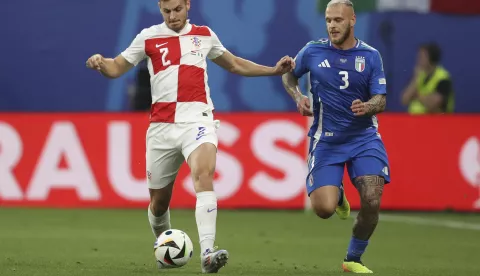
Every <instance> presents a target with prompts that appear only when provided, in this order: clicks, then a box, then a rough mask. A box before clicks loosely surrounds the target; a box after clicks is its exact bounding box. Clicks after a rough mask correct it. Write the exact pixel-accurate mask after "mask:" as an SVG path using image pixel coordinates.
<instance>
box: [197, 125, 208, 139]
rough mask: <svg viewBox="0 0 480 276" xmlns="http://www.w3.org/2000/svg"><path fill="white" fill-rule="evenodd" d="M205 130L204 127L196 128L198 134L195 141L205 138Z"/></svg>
mask: <svg viewBox="0 0 480 276" xmlns="http://www.w3.org/2000/svg"><path fill="white" fill-rule="evenodd" d="M205 130H206V128H205V127H199V128H198V134H197V139H196V140H197V141H198V140H200V138H202V137H203V136H205V135H206V134H205Z"/></svg>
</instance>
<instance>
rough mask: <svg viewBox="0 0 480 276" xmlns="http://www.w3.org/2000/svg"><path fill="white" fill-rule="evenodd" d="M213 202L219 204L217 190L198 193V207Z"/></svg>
mask: <svg viewBox="0 0 480 276" xmlns="http://www.w3.org/2000/svg"><path fill="white" fill-rule="evenodd" d="M211 204H214V205H217V196H216V195H215V192H200V193H198V194H197V207H201V206H205V205H211Z"/></svg>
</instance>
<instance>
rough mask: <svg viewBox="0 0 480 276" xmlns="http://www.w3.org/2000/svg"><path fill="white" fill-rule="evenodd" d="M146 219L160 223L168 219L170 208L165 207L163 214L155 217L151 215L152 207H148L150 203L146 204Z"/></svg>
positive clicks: (155, 223)
mask: <svg viewBox="0 0 480 276" xmlns="http://www.w3.org/2000/svg"><path fill="white" fill-rule="evenodd" d="M148 219H149V220H150V222H151V223H152V224H154V225H159V224H162V223H164V222H166V221H169V220H170V209H167V211H166V212H165V213H164V214H163V215H161V216H159V217H156V216H154V215H153V212H152V209H151V208H150V205H149V206H148Z"/></svg>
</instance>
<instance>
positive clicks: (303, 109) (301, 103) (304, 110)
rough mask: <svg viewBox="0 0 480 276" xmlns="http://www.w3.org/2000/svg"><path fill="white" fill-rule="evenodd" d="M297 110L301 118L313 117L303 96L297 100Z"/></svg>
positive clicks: (307, 101) (305, 97)
mask: <svg viewBox="0 0 480 276" xmlns="http://www.w3.org/2000/svg"><path fill="white" fill-rule="evenodd" d="M297 109H298V112H300V114H302V116H308V117H312V116H313V112H312V111H311V110H310V100H309V99H308V97H307V96H305V95H302V96H300V97H299V98H297Z"/></svg>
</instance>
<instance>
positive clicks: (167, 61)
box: [160, 48, 172, 66]
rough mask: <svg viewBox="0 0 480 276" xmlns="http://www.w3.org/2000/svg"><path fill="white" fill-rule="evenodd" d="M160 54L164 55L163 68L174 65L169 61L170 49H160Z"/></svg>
mask: <svg viewBox="0 0 480 276" xmlns="http://www.w3.org/2000/svg"><path fill="white" fill-rule="evenodd" d="M160 53H161V54H162V65H163V66H169V65H170V64H172V62H170V60H167V56H168V48H160Z"/></svg>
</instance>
